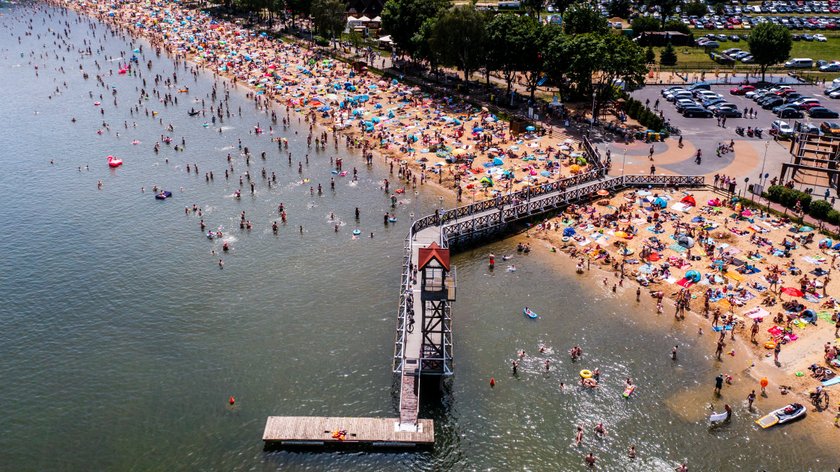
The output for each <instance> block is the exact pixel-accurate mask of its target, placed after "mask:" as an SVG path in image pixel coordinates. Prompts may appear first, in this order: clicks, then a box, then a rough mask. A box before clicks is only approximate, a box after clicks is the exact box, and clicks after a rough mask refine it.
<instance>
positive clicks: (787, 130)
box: [770, 120, 793, 138]
mask: <svg viewBox="0 0 840 472" xmlns="http://www.w3.org/2000/svg"><path fill="white" fill-rule="evenodd" d="M770 132H771V133H772V134H775V135H776V136H779V137H783V138H789V137H791V136H793V128H792V127H791V126H790V124H789V123H788V122H787V121H782V120H776V121H774V122H773V124H771V125H770Z"/></svg>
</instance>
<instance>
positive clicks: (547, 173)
mask: <svg viewBox="0 0 840 472" xmlns="http://www.w3.org/2000/svg"><path fill="white" fill-rule="evenodd" d="M540 175H541V176H543V177H551V172H549V171H547V170H544V171H542V172H540Z"/></svg>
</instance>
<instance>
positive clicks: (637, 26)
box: [630, 16, 659, 37]
mask: <svg viewBox="0 0 840 472" xmlns="http://www.w3.org/2000/svg"><path fill="white" fill-rule="evenodd" d="M630 28H631V29H632V30H633V35H634V36H637V37H638V36H641V35H642V34H643V33H647V32H649V31H659V22H658V21H656V18H652V17H650V16H639V17H636V18H633V22H632V23H630Z"/></svg>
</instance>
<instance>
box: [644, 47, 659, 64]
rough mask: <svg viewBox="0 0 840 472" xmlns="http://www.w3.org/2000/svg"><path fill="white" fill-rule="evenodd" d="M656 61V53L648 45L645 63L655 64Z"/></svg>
mask: <svg viewBox="0 0 840 472" xmlns="http://www.w3.org/2000/svg"><path fill="white" fill-rule="evenodd" d="M655 62H656V53H655V52H653V48H652V47H650V46H648V47H647V49H646V50H645V64H653V63H655Z"/></svg>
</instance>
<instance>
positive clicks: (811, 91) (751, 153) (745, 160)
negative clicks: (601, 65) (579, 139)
mask: <svg viewBox="0 0 840 472" xmlns="http://www.w3.org/2000/svg"><path fill="white" fill-rule="evenodd" d="M732 87H734V86H733V85H712V86H711V91H714V92H717V93H719V94H721V95H722V96H723V97H724V98H725V99H726V100H727V101H728V102H730V103H732V104H733V105H734V106H735V107H737V108H738V109H739V110H740V111H743V109H744V107H746V108H747V109H749V108H752V109H753V110H755V111H756V112H757V117H756V118H753V119H750V118H727V121H726V126H725V127H722V126H718V122H717V119H716V118H687V117H684V116H682V115H681V114H680V113H678V112H677V111H676V110H675V107H674V104H673V103H670V102H667V101H666V100H665V99H664V98H662V95H661V94H660V92H661V91H662V90H663V89H664V88H666V87H664V86H646V87H644V88H642V89H640V90H636V91H634V92H633V93H632V95H633V97H634V98H635V99H637V100H640V101H641V102H642V103H644V102H645V101H647V100H649V101H650V102H649V106H650V108H651V109H652V108H653V107H654V103H656V101H657V100H659V108H660V109H661V110H662V111H663V114H664V116H665V118H666V119H668V120H670V122H671V125H672V126H675V127H676V128H678V129H679V130H680V133H681V136H682V137H683V139H684V140H685V148H684V149H678V146H677V139H678V137H677V136H673V137H672V139H668V140H666V141H665V142H655V143H650V144H645V143H644V142H636V143H633V144H631V145H627V144H625V143H624V142H623V141H620V140H612V139H605V138H604V137H600V138H599V137H596V143H597V144H598V147H599V148H600V149H601V150H602V152H605V151H606V150H609V151H610V152H611V153H612V155H613V156H614V157H613V159H614V162H616V165H615V169H616V172H622V169H623V168H624V166H625V165H626V167H627V172H631V173H640V172H641V173H646V172H647V171H648V168H649V166H650V165H651V164H655V165H656V168H657V172H665V173H675V174H682V175H701V174H702V175H708V176H711V175H714V174H715V173H718V172H723V173H727V174H728V175H735V176H738V177H740V178H741V179H743V178H745V177H749V178H750V179H751V181H752V182H758V181H759V176H760V175H761V174H762V170H763V172H764V173H766V174H769V176H770V177H773V176H778V175H779V173H780V171H781V165H782V163H784V162H790V160H791V156H790V153H789V149H790V141H789V140H775V139H774V138H773V136H772V135H771V134H770V133H769V130H770V127H771V124H772V123H773V121H775V120H778V119H779V118H778V117H776V116H775V115H774V114H773V113H772V112H771V111H769V110H764V109H761V107H760V106H758V105H757V104H756V103H755V102H754V101H752V100H750V99H748V98H746V97H744V96H743V95H740V96H739V95H731V94H730V93H729V91H730V89H731V88H732ZM794 88H795V89H796V91H798V92H799V93H801V94H802V95H803V96H804V97H808V98H810V97H813V98H817V99H819V100H820V102H821V104H822V105H824V106H826V107H828V108H829V109H831V110H835V111H840V99H837V100H832V99H830V98H828V97H826V96H825V95H824V94H823V90H824V88H823V87H821V86H814V85H795V86H794ZM784 121H787V122H788V123H789V124H790V125H791V126H795V125H796V124H797V122H803V123H809V124H813V125H815V126H817V127H819V125H820V124H821V123H822V122H823V121H836V122H840V119H834V120H822V119H819V120H815V119H811V118H808V116H807V114H806V115H805V117H804V118H803V119H795V120H794V119H790V120H788V119H786V120H784ZM739 126H740V127H743V128H747V127H750V128H756V127H758V128H761V129H763V130H764V133H763V137H762V138H757V137H752V138H750V137H747V136H746V133H745V136H741V135H739V134H737V133H736V132H735V129H736V127H739ZM730 141H734V142H735V152H731V153H725V154H723V155H721V156H720V157H716V152H715V151H716V149H717V147H718V145H719V144H721V143H724V144H729V143H730ZM651 146H653V148H654V154H655V159H654V161H649V160H648V159H647V157H648V152H649V149H650V147H651ZM698 149H699V150H701V151H702V152H703V160H702V164H697V163H696V161H695V159H694V152H696V151H695V150H698ZM620 156H621V157H620ZM765 156H766V158H765ZM616 160H618V161H616ZM739 180H740V179H739ZM820 191H821V190H820Z"/></svg>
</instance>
